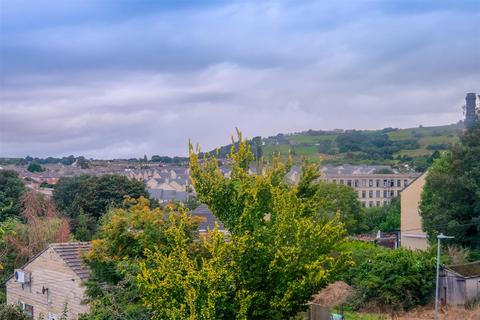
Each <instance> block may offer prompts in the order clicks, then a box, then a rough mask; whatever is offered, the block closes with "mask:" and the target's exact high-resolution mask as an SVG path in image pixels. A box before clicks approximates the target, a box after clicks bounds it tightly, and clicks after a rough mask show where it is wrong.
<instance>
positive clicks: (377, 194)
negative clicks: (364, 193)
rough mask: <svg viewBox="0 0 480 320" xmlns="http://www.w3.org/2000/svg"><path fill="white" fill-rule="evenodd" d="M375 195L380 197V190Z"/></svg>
mask: <svg viewBox="0 0 480 320" xmlns="http://www.w3.org/2000/svg"><path fill="white" fill-rule="evenodd" d="M375 196H376V197H377V198H380V190H377V192H376V194H375Z"/></svg>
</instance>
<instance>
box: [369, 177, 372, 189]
mask: <svg viewBox="0 0 480 320" xmlns="http://www.w3.org/2000/svg"><path fill="white" fill-rule="evenodd" d="M368 186H369V187H370V188H371V187H373V180H372V179H370V180H368Z"/></svg>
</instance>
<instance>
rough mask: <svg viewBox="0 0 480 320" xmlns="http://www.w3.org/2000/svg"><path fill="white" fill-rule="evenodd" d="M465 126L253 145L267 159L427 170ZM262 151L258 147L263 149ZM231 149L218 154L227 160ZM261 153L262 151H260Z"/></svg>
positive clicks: (319, 135)
mask: <svg viewBox="0 0 480 320" xmlns="http://www.w3.org/2000/svg"><path fill="white" fill-rule="evenodd" d="M461 129H462V124H461V123H459V124H452V125H445V126H438V127H418V128H409V129H396V128H385V129H382V130H334V131H322V130H309V131H305V132H298V133H293V134H281V133H280V134H278V135H276V136H270V137H267V138H261V139H260V137H255V138H254V139H252V140H251V142H250V143H251V145H252V147H253V148H254V150H256V152H261V154H262V155H263V157H264V158H265V159H267V160H268V159H270V158H271V157H272V155H273V154H280V155H281V156H282V157H288V155H289V154H291V155H292V157H293V159H294V160H295V161H300V160H301V159H302V158H306V159H309V160H311V161H320V159H322V161H323V163H327V164H342V163H350V164H389V165H400V164H408V165H411V166H413V167H415V168H417V169H418V170H420V171H421V170H424V169H425V168H426V166H427V165H428V163H431V161H432V160H433V159H432V157H436V156H438V153H439V152H441V151H442V150H446V149H448V147H449V146H450V145H452V144H454V143H456V142H457V141H458V133H459V131H460V130H461ZM259 141H261V147H257V146H259V145H260V142H259ZM230 147H231V145H230V146H224V147H222V148H220V149H219V150H218V156H219V157H220V158H222V157H224V156H226V154H228V152H229V150H230ZM259 150H261V151H259Z"/></svg>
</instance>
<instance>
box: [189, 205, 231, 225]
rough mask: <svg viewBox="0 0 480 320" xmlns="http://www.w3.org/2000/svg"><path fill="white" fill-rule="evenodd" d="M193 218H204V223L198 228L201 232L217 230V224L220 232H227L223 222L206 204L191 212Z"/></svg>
mask: <svg viewBox="0 0 480 320" xmlns="http://www.w3.org/2000/svg"><path fill="white" fill-rule="evenodd" d="M191 215H192V216H193V217H200V218H203V219H202V222H200V224H199V226H198V230H199V231H208V230H213V229H214V228H215V222H216V223H217V224H218V230H219V231H225V226H224V225H223V223H222V221H220V219H218V218H217V217H216V216H215V215H214V214H213V213H212V211H210V208H208V206H207V205H206V204H201V205H200V206H198V207H197V208H196V209H195V210H193V211H192V212H191Z"/></svg>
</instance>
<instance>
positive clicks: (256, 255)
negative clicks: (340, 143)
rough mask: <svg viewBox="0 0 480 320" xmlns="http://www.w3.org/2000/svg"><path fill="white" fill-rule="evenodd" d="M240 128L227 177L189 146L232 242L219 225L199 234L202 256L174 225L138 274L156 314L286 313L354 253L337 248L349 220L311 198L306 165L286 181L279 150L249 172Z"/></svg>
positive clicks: (204, 196)
mask: <svg viewBox="0 0 480 320" xmlns="http://www.w3.org/2000/svg"><path fill="white" fill-rule="evenodd" d="M238 138H239V139H238V143H237V144H234V145H236V146H237V147H236V148H232V152H231V155H230V159H231V162H232V164H231V165H232V173H231V176H230V177H229V178H226V177H224V175H223V174H222V173H221V172H220V170H219V169H218V167H217V161H216V159H214V158H213V159H205V161H200V160H199V159H198V153H195V152H193V150H192V149H191V152H190V159H191V163H190V165H191V178H192V181H193V184H194V187H195V190H196V191H197V194H198V196H199V199H200V201H201V202H203V203H206V204H207V205H209V207H210V208H211V210H212V211H213V213H214V214H215V215H217V216H218V217H219V218H220V220H222V221H223V222H224V224H225V226H226V227H227V229H228V230H229V231H230V233H231V234H230V236H229V241H228V242H226V241H225V239H224V238H223V236H222V235H221V234H219V233H218V232H213V234H212V235H211V237H207V238H205V239H202V240H200V241H201V243H202V247H203V248H204V250H203V253H204V254H203V255H202V256H201V257H199V256H198V255H192V254H191V253H190V252H189V249H188V248H189V246H188V241H186V240H185V235H184V234H183V233H182V232H181V231H180V230H181V228H180V229H177V227H178V226H175V225H172V227H171V229H168V230H169V231H168V232H167V233H168V234H169V235H170V236H171V237H172V239H173V240H169V242H172V243H173V247H172V250H171V251H169V252H160V251H159V250H153V251H148V252H147V253H146V255H147V257H148V259H147V261H146V262H145V263H143V264H142V268H141V270H142V272H141V274H140V275H139V276H138V278H137V281H138V283H139V286H140V288H141V289H142V292H143V293H144V302H145V304H146V306H147V307H148V308H149V309H150V310H151V312H152V314H154V315H155V317H156V318H157V319H163V318H169V319H192V320H193V319H287V318H289V317H291V316H294V315H295V314H296V313H297V312H298V311H300V310H302V309H304V308H305V306H304V304H305V303H306V302H307V301H308V300H309V299H310V297H311V295H312V294H314V293H315V292H317V291H318V290H319V289H320V288H322V287H323V286H326V285H327V284H328V283H329V281H331V280H332V279H334V278H335V276H336V272H337V270H339V269H340V268H342V267H344V266H345V265H346V264H349V263H350V260H349V258H348V257H347V256H346V255H344V254H343V253H342V252H341V251H340V250H339V246H340V245H341V244H342V243H343V241H344V235H345V229H344V226H343V224H342V223H340V222H339V221H338V217H333V218H332V219H330V220H329V221H325V219H323V218H322V217H321V215H320V214H319V212H318V206H317V204H316V203H315V201H312V200H313V197H314V196H315V190H316V188H315V182H314V181H313V179H312V177H314V176H316V175H315V174H311V173H312V172H311V170H304V172H307V173H309V175H308V177H305V176H304V178H303V179H302V183H301V184H300V186H301V187H300V188H299V187H295V186H289V185H288V184H287V183H285V179H284V177H285V174H286V172H288V170H289V167H290V164H289V163H282V162H281V161H280V160H279V159H274V161H273V164H272V165H271V166H270V167H268V168H265V170H264V172H263V174H260V175H253V174H251V173H249V166H250V163H251V161H252V160H253V155H252V153H251V151H250V149H249V147H248V144H247V143H246V142H245V140H243V139H242V137H241V134H240V133H238ZM311 168H312V167H311ZM315 168H317V167H315ZM311 191H313V192H311Z"/></svg>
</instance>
